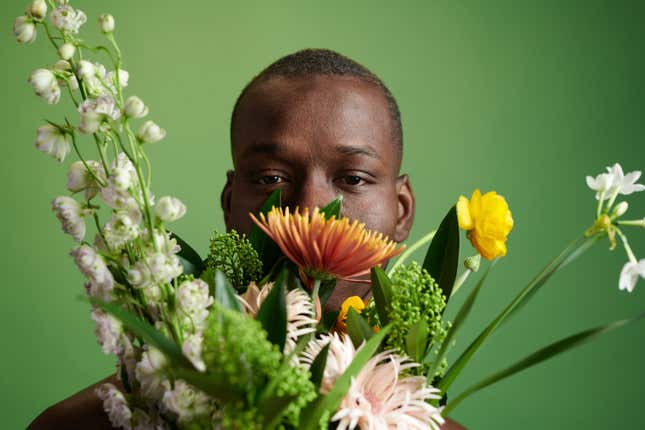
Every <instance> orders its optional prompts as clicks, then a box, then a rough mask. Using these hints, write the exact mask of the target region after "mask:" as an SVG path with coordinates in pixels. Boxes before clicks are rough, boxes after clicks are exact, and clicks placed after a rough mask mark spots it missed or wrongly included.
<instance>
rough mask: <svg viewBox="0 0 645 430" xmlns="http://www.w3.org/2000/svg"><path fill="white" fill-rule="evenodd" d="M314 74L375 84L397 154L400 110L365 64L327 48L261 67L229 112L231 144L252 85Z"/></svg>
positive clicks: (400, 129) (401, 133)
mask: <svg viewBox="0 0 645 430" xmlns="http://www.w3.org/2000/svg"><path fill="white" fill-rule="evenodd" d="M315 75H327V76H334V75H337V76H352V77H355V78H357V79H360V80H361V81H363V82H368V83H370V84H373V85H376V86H377V87H378V88H379V89H380V90H381V92H382V93H383V96H384V97H385V100H386V101H387V104H388V110H389V113H390V122H391V128H392V140H393V141H394V143H396V144H397V150H398V152H399V153H400V152H401V150H402V147H403V129H402V127H401V112H400V111H399V106H398V104H397V102H396V99H395V98H394V96H393V95H392V93H391V92H390V90H389V89H388V87H387V86H386V85H385V84H384V83H383V81H382V80H381V79H380V78H379V77H378V76H376V75H375V74H374V73H372V72H370V71H369V70H368V69H367V68H366V67H365V66H363V65H361V64H359V63H357V62H356V61H354V60H352V59H351V58H347V57H345V56H344V55H341V54H339V53H338V52H335V51H332V50H330V49H303V50H301V51H298V52H295V53H293V54H289V55H287V56H284V57H282V58H280V59H279V60H277V61H276V62H274V63H273V64H271V65H269V66H268V67H267V68H266V69H264V70H262V71H261V72H260V74H258V75H257V76H256V77H254V78H253V79H252V80H251V82H249V83H248V84H247V85H246V86H245V87H244V89H243V90H242V92H241V93H240V95H239V97H238V98H237V101H236V102H235V107H234V108H233V114H232V115H231V131H230V132H231V145H233V130H234V127H235V122H236V120H237V114H238V109H239V106H240V102H241V101H242V99H243V98H244V96H245V95H246V93H248V92H249V89H250V88H252V87H253V86H254V85H256V84H258V83H260V82H263V81H267V80H269V79H270V78H273V77H278V76H280V77H306V76H315Z"/></svg>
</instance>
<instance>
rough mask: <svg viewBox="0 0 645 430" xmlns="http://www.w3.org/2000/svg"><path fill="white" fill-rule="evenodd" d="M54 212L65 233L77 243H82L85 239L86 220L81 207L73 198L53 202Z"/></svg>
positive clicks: (63, 197) (61, 198) (62, 197)
mask: <svg viewBox="0 0 645 430" xmlns="http://www.w3.org/2000/svg"><path fill="white" fill-rule="evenodd" d="M52 210H53V211H54V212H55V213H56V218H58V220H59V221H60V223H61V226H62V227H63V231H64V232H65V233H67V234H69V235H70V236H72V237H73V238H74V240H76V241H77V242H80V241H82V240H83V238H84V237H85V220H84V219H83V215H84V213H83V209H82V208H81V205H79V204H78V202H77V201H76V200H74V199H73V198H71V197H67V196H60V197H56V198H55V199H54V200H53V201H52Z"/></svg>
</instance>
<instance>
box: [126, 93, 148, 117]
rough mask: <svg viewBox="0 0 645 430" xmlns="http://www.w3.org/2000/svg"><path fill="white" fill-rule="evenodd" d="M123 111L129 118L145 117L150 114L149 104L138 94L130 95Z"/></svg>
mask: <svg viewBox="0 0 645 430" xmlns="http://www.w3.org/2000/svg"><path fill="white" fill-rule="evenodd" d="M123 113H124V114H125V116H127V117H128V118H143V117H144V116H146V115H148V106H146V105H145V104H144V103H143V100H141V99H140V98H139V97H137V96H130V97H128V98H127V99H126V101H125V104H124V106H123Z"/></svg>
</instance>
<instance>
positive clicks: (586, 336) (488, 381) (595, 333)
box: [444, 313, 645, 414]
mask: <svg viewBox="0 0 645 430" xmlns="http://www.w3.org/2000/svg"><path fill="white" fill-rule="evenodd" d="M643 317H645V313H643V314H640V315H638V316H637V317H635V318H632V319H627V320H619V321H615V322H613V323H610V324H606V325H602V326H599V327H595V328H591V329H588V330H584V331H581V332H579V333H576V334H574V335H572V336H568V337H566V338H564V339H561V340H559V341H557V342H554V343H552V344H550V345H547V346H545V347H544V348H541V349H539V350H537V351H536V352H534V353H532V354H530V355H528V356H527V357H525V358H523V359H522V360H520V361H518V362H517V363H515V364H513V365H512V366H509V367H507V368H505V369H502V370H500V371H498V372H495V373H493V374H492V375H490V376H488V377H486V378H484V379H483V380H481V381H480V382H478V383H476V384H474V385H472V386H470V387H468V388H467V389H466V390H464V392H463V393H461V394H459V395H458V396H457V397H455V398H454V399H453V400H452V401H451V402H449V403H448V405H447V406H446V408H445V409H444V413H445V414H447V413H448V412H449V411H450V410H452V409H454V408H455V407H456V406H457V405H458V404H459V403H460V402H461V401H462V400H464V399H465V398H466V397H468V396H469V395H471V394H473V393H475V392H477V391H479V390H481V389H484V388H486V387H488V386H490V385H492V384H494V383H496V382H499V381H501V380H503V379H505V378H508V377H509V376H512V375H514V374H516V373H518V372H521V371H523V370H526V369H528V368H530V367H532V366H535V365H536V364H539V363H541V362H543V361H546V360H548V359H550V358H553V357H555V356H556V355H558V354H561V353H563V352H566V351H569V350H571V349H573V348H576V347H578V346H581V345H583V344H585V343H587V342H591V341H592V340H595V339H597V338H598V337H600V336H602V335H603V334H605V333H609V332H611V331H613V330H615V329H617V328H620V327H623V326H625V325H626V324H629V323H631V322H634V321H637V320H640V319H642V318H643Z"/></svg>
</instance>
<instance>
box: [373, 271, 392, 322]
mask: <svg viewBox="0 0 645 430" xmlns="http://www.w3.org/2000/svg"><path fill="white" fill-rule="evenodd" d="M371 279H372V295H373V297H374V304H375V305H376V311H377V312H378V318H379V322H380V323H381V326H385V325H387V324H388V323H389V322H390V317H389V315H390V303H391V302H392V281H390V278H388V276H387V274H386V273H385V271H383V269H381V268H380V267H373V268H372V272H371Z"/></svg>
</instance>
